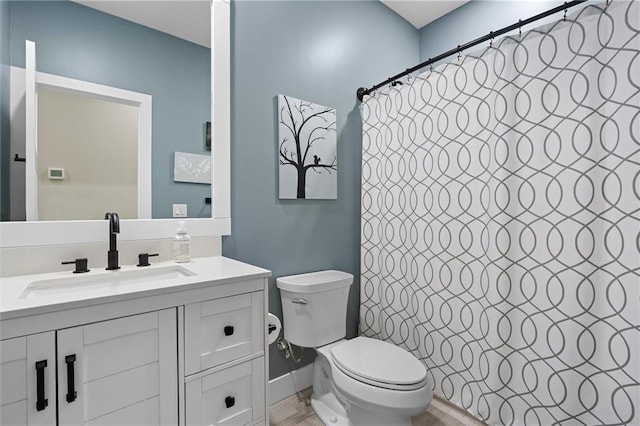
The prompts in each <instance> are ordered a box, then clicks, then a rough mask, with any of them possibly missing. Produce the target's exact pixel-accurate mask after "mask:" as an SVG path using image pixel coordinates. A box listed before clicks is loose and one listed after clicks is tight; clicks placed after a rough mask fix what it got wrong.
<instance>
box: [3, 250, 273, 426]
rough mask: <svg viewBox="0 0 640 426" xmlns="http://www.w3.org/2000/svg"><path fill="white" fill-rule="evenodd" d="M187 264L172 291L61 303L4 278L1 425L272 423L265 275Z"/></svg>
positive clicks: (222, 265)
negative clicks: (28, 292)
mask: <svg viewBox="0 0 640 426" xmlns="http://www.w3.org/2000/svg"><path fill="white" fill-rule="evenodd" d="M186 267H188V268H189V270H190V272H191V273H192V274H187V275H185V276H184V277H182V278H179V279H177V280H176V282H175V284H171V285H169V284H168V283H165V284H164V286H163V287H160V286H158V287H157V288H153V286H152V285H151V284H149V283H146V284H144V289H143V290H140V287H139V288H137V289H138V291H134V289H129V290H127V291H124V290H120V289H119V290H118V291H121V293H116V292H115V291H114V290H113V289H112V288H107V289H104V290H100V289H98V290H96V293H93V294H92V295H91V297H90V298H89V297H84V295H85V294H86V293H87V291H85V293H83V297H84V298H81V297H78V298H77V299H76V300H69V299H68V298H66V297H67V296H66V295H64V296H58V295H55V297H58V299H55V300H63V299H62V298H63V297H64V298H65V299H64V300H63V302H59V303H58V304H57V305H54V304H52V303H50V304H48V305H47V304H45V303H40V305H38V306H34V305H35V304H36V303H38V301H37V300H36V299H35V297H33V298H32V299H29V298H26V299H25V298H24V297H22V298H20V297H16V296H14V295H19V294H25V293H24V292H25V290H24V289H25V288H27V285H23V286H22V287H20V286H17V289H13V290H12V289H11V286H12V285H14V284H15V283H17V284H20V283H21V281H20V280H19V279H18V278H16V279H13V278H11V279H3V280H2V283H1V285H0V291H2V292H3V293H2V296H3V298H4V299H3V300H0V308H2V309H0V333H1V334H0V426H14V425H30V426H31V425H58V426H65V425H92V426H93V425H95V426H99V425H105V426H107V425H109V426H111V425H125V424H126V425H188V426H191V425H213V424H219V425H231V424H233V425H248V426H254V425H265V424H268V416H267V380H266V378H267V370H268V356H267V351H266V348H267V346H266V335H267V331H266V310H267V298H266V289H267V277H268V276H269V275H270V272H269V271H266V270H264V269H261V268H256V267H253V266H251V265H245V264H242V263H240V262H235V261H232V260H230V259H224V258H203V259H196V260H194V261H192V262H191V263H190V264H189V265H187V266H186ZM149 270H150V271H151V270H152V268H149ZM33 277H34V276H30V277H29V278H28V280H31V281H29V282H33V280H34V278H33ZM72 278H73V277H71V278H70V279H72ZM38 279H40V278H39V277H38ZM42 279H49V276H46V277H44V276H43V277H42ZM17 284H16V285H17ZM20 285H22V284H20ZM14 290H15V291H14ZM99 291H104V293H105V295H104V296H100V295H97V294H98V293H97V292H99ZM9 297H15V298H16V302H15V304H14V305H11V304H10V303H6V304H4V302H5V301H6V300H8V299H9ZM47 297H49V296H47ZM51 300H54V299H53V298H52V299H49V301H51ZM20 304H21V305H20ZM23 306H26V307H23Z"/></svg>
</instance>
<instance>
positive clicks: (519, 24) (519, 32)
mask: <svg viewBox="0 0 640 426" xmlns="http://www.w3.org/2000/svg"><path fill="white" fill-rule="evenodd" d="M518 37H522V19H518Z"/></svg>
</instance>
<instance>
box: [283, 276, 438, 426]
mask: <svg viewBox="0 0 640 426" xmlns="http://www.w3.org/2000/svg"><path fill="white" fill-rule="evenodd" d="M352 282H353V276H352V275H351V274H347V273H345V272H340V271H321V272H314V273H310V274H302V275H295V276H290V277H281V278H278V279H277V280H276V283H277V286H278V288H279V289H280V295H281V298H282V305H283V319H284V322H283V325H284V327H283V328H284V331H285V339H287V340H288V341H289V342H291V343H293V344H296V345H298V346H302V347H310V348H314V349H315V350H316V353H317V356H316V360H315V361H314V365H313V395H312V397H311V405H312V408H313V409H314V411H315V412H316V414H317V415H318V417H320V419H321V420H322V421H323V422H324V423H325V424H327V425H347V426H358V425H367V426H376V425H380V426H395V425H398V426H400V425H402V426H406V425H410V424H411V417H412V416H415V415H418V414H421V413H423V412H424V411H425V410H426V408H427V406H428V405H429V403H430V402H431V396H432V395H431V386H430V383H429V380H428V377H427V370H426V368H425V367H424V365H423V364H422V363H421V362H420V361H419V360H418V359H417V358H416V357H414V356H413V355H412V354H411V353H409V352H408V351H406V350H404V349H402V348H400V347H398V346H395V345H393V344H391V343H388V342H383V341H380V340H376V339H372V338H368V337H364V336H360V337H356V338H354V339H351V340H345V339H344V337H345V335H346V306H347V298H348V294H349V286H350V285H351V283H352Z"/></svg>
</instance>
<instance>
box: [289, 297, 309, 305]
mask: <svg viewBox="0 0 640 426" xmlns="http://www.w3.org/2000/svg"><path fill="white" fill-rule="evenodd" d="M291 303H296V304H298V305H306V304H307V299H303V298H300V299H292V300H291Z"/></svg>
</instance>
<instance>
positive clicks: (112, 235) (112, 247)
mask: <svg viewBox="0 0 640 426" xmlns="http://www.w3.org/2000/svg"><path fill="white" fill-rule="evenodd" d="M104 218H105V219H106V220H108V221H109V251H108V252H107V268H106V269H107V270H112V269H120V266H119V265H118V248H117V246H116V234H119V233H120V217H119V216H118V213H105V214H104Z"/></svg>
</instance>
